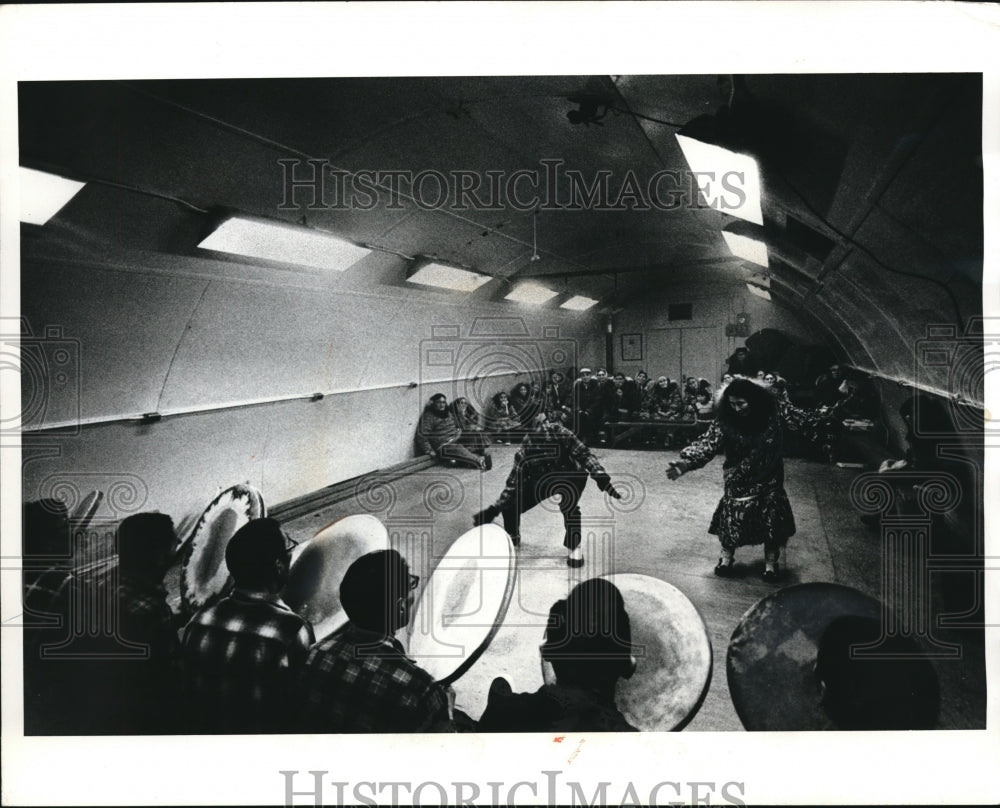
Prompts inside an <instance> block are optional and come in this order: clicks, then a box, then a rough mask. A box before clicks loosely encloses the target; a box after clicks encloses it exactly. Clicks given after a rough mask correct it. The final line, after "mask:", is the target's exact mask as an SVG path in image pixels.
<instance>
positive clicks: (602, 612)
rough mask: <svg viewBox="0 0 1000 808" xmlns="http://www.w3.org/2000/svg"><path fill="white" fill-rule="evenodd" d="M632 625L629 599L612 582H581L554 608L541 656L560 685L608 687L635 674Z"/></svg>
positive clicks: (598, 579)
mask: <svg viewBox="0 0 1000 808" xmlns="http://www.w3.org/2000/svg"><path fill="white" fill-rule="evenodd" d="M631 654H632V626H631V623H630V621H629V616H628V612H627V611H626V610H625V600H624V599H623V598H622V594H621V592H619V591H618V587H616V586H615V585H614V584H613V583H611V582H610V581H607V580H605V579H602V578H591V579H590V580H588V581H584V582H582V583H580V584H577V585H576V587H574V588H573V591H571V592H570V593H569V596H568V597H567V598H566V599H565V600H559V601H556V602H555V603H554V604H553V605H552V608H551V609H550V610H549V625H548V629H547V630H546V632H545V643H544V644H543V645H542V658H543V659H545V660H547V661H548V662H551V663H552V667H553V669H554V670H555V673H556V678H557V679H558V680H559V682H560V683H561V684H568V685H583V686H602V685H603V686H607V685H613V684H614V682H615V681H616V680H617V679H618V678H619V677H622V676H626V677H627V676H629V675H631V672H632V659H631Z"/></svg>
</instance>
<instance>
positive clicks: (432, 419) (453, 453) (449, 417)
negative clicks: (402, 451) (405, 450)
mask: <svg viewBox="0 0 1000 808" xmlns="http://www.w3.org/2000/svg"><path fill="white" fill-rule="evenodd" d="M417 446H418V447H419V448H420V451H421V452H423V453H424V454H426V455H427V456H428V457H433V458H434V459H435V460H438V461H440V462H441V463H443V464H445V465H449V466H457V465H462V466H471V467H472V468H477V469H480V470H481V471H488V470H489V469H490V468H491V466H492V463H491V462H490V457H489V453H488V452H487V451H486V444H485V443H484V442H483V440H482V438H481V436H480V435H478V434H476V433H466V432H464V431H463V429H462V427H461V426H459V422H458V419H457V418H456V416H455V413H454V412H453V411H452V410H451V409H450V408H449V407H448V398H447V396H445V394H444V393H437V394H435V395H433V396H431V400H430V401H429V402H428V404H427V406H426V407H424V411H423V414H421V416H420V423H419V424H418V425H417Z"/></svg>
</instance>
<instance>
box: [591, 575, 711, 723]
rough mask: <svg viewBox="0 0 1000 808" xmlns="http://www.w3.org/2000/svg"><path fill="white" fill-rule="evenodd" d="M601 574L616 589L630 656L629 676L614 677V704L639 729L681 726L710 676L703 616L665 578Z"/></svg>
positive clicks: (708, 643)
mask: <svg viewBox="0 0 1000 808" xmlns="http://www.w3.org/2000/svg"><path fill="white" fill-rule="evenodd" d="M603 577H604V578H605V579H607V580H609V581H611V583H613V584H614V585H615V586H617V587H618V590H619V591H620V592H621V593H622V598H623V599H624V601H625V610H626V611H627V612H628V615H629V622H630V623H631V626H632V647H633V655H634V656H635V657H636V669H635V673H634V674H633V675H632V678H630V679H619V680H618V690H617V692H616V694H615V703H616V704H617V705H618V709H619V710H621V712H622V714H623V715H624V716H625V718H626V719H627V720H628V722H629V723H630V724H631V725H632V726H634V727H636V728H638V729H640V730H643V731H645V732H670V731H676V730H680V729H683V728H684V727H685V726H686V725H687V724H688V723H689V722H690V721H691V719H692V718H694V717H695V715H697V713H698V710H700V709H701V705H702V703H703V702H704V700H705V696H706V694H707V693H708V688H709V684H710V683H711V679H712V642H711V640H710V639H709V636H708V629H707V628H706V627H705V621H704V620H703V619H702V617H701V614H700V613H699V612H698V610H697V609H696V608H695V605H694V604H693V603H692V602H691V601H690V600H689V599H688V598H687V596H686V595H685V594H684V593H683V592H681V591H680V590H679V589H677V587H675V586H673V585H672V584H669V583H667V582H666V581H661V580H660V579H659V578H653V577H651V576H649V575H639V574H636V573H623V574H616V575H605V576H603Z"/></svg>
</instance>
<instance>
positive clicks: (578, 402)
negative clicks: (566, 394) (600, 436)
mask: <svg viewBox="0 0 1000 808" xmlns="http://www.w3.org/2000/svg"><path fill="white" fill-rule="evenodd" d="M573 413H574V418H575V421H576V426H575V429H574V427H573V426H570V427H569V428H570V429H571V430H573V431H575V432H576V435H577V437H578V438H579V439H580V440H582V441H583V442H584V443H587V442H589V441H592V440H593V439H594V437H595V435H596V434H597V428H598V427H599V426H600V424H601V421H600V413H601V404H600V391H599V389H598V385H597V381H596V380H595V379H593V378H591V375H590V368H580V377H579V378H578V379H577V380H576V381H575V382H573Z"/></svg>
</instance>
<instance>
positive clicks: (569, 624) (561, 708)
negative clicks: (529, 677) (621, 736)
mask: <svg viewBox="0 0 1000 808" xmlns="http://www.w3.org/2000/svg"><path fill="white" fill-rule="evenodd" d="M540 651H541V658H542V670H543V678H544V681H545V684H544V685H543V686H542V687H541V688H540V689H539V690H537V691H535V692H534V693H514V692H512V690H511V686H510V684H509V683H508V682H507V680H506V679H504V678H503V677H497V678H496V679H494V680H493V684H492V685H491V686H490V692H489V701H488V703H487V706H486V710H485V711H484V712H483V715H482V718H481V719H480V720H479V730H480V731H482V732H630V731H631V732H634V731H636V728H635V727H633V726H632V725H631V724H629V723H628V721H627V720H626V719H625V717H624V716H623V715H622V714H621V712H620V711H619V710H618V708H617V707H616V706H615V700H614V699H615V687H616V685H617V684H618V680H619V679H620V678H625V679H627V678H629V677H631V676H632V674H633V673H634V672H635V666H636V660H635V657H633V656H632V630H631V626H630V623H629V616H628V612H627V611H626V610H625V602H624V600H623V598H622V596H621V592H619V591H618V588H617V587H616V586H615V585H614V584H612V583H611V582H610V581H606V580H603V579H601V578H591V579H590V580H587V581H584V582H583V583H580V584H578V585H577V586H576V587H574V589H573V590H572V591H571V592H570V593H569V596H568V597H567V598H566V599H565V600H559V601H556V603H555V604H553V606H552V608H551V610H550V611H549V622H548V628H547V629H546V631H545V641H544V643H543V644H542V646H541V649H540Z"/></svg>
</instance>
